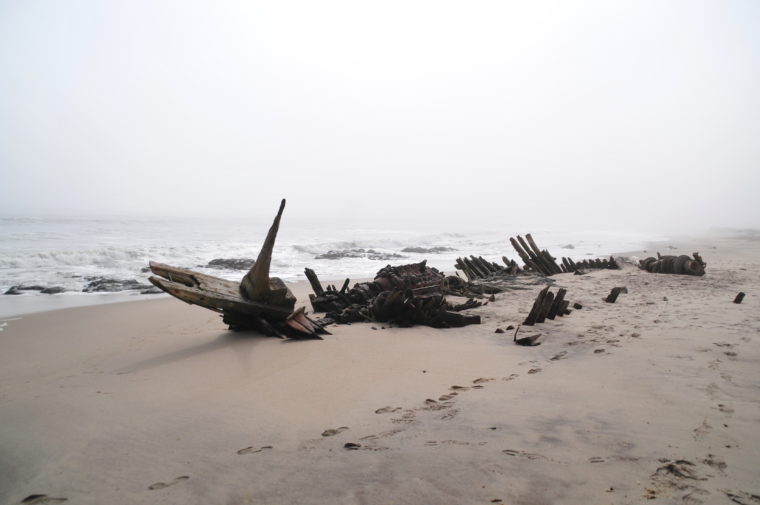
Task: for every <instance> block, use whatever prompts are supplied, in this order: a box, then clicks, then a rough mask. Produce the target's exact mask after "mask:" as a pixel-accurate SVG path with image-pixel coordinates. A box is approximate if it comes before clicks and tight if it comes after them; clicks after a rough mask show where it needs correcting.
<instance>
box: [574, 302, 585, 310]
mask: <svg viewBox="0 0 760 505" xmlns="http://www.w3.org/2000/svg"><path fill="white" fill-rule="evenodd" d="M573 308H574V309H577V310H581V309H582V308H583V305H581V304H580V303H578V302H575V303H574V304H573Z"/></svg>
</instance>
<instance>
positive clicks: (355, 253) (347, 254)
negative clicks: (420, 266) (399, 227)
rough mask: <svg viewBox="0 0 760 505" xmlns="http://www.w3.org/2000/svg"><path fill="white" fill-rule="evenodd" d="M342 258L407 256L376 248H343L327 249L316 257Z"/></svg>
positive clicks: (392, 257) (387, 258)
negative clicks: (337, 249)
mask: <svg viewBox="0 0 760 505" xmlns="http://www.w3.org/2000/svg"><path fill="white" fill-rule="evenodd" d="M342 258H367V259H370V260H379V261H390V260H396V259H400V258H406V256H402V255H401V254H396V253H385V252H381V251H375V250H374V249H341V250H339V251H327V252H326V253H324V254H320V255H318V256H315V257H314V259H318V260H339V259H342Z"/></svg>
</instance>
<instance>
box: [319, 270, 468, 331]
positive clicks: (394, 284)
mask: <svg viewBox="0 0 760 505" xmlns="http://www.w3.org/2000/svg"><path fill="white" fill-rule="evenodd" d="M305 272H306V278H307V279H308V280H309V283H310V284H311V287H312V289H313V291H314V293H313V294H311V295H309V299H310V300H311V305H312V307H313V308H314V311H315V312H326V315H325V317H324V318H323V319H322V321H323V322H325V323H332V322H335V323H352V322H358V321H377V322H391V323H394V324H397V325H399V326H411V325H414V324H424V325H427V326H433V327H436V328H445V327H459V326H466V325H468V324H480V316H477V315H465V314H460V313H459V311H460V310H465V309H470V308H475V307H477V306H479V305H480V302H476V301H474V300H468V302H466V303H464V304H460V305H451V304H449V303H448V302H447V301H446V299H445V297H444V281H445V276H444V275H443V274H442V273H441V272H439V271H438V270H437V269H435V268H431V267H429V266H427V263H426V261H422V262H420V263H412V264H409V265H402V266H395V267H394V266H390V265H388V266H386V267H385V268H382V269H381V270H379V271H378V272H377V275H376V276H375V279H374V280H373V281H370V282H361V283H357V284H355V285H354V287H353V288H351V289H348V284H349V279H346V281H345V282H344V283H343V286H342V288H341V289H340V290H338V289H337V288H335V286H328V287H327V289H324V288H323V287H322V284H321V282H320V281H319V278H318V277H317V274H316V273H315V272H314V271H313V270H311V269H309V268H307V269H306V271H305Z"/></svg>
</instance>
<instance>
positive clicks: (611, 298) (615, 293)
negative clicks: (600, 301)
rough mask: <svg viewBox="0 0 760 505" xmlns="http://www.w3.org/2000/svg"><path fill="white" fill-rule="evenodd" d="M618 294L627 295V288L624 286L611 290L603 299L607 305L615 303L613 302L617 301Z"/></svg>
mask: <svg viewBox="0 0 760 505" xmlns="http://www.w3.org/2000/svg"><path fill="white" fill-rule="evenodd" d="M620 293H628V288H626V287H625V286H623V287H620V288H612V291H610V294H609V295H607V298H605V299H604V301H605V302H607V303H615V301H616V300H617V299H618V296H620Z"/></svg>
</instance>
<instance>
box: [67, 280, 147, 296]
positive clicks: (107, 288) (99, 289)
mask: <svg viewBox="0 0 760 505" xmlns="http://www.w3.org/2000/svg"><path fill="white" fill-rule="evenodd" d="M86 279H87V280H88V281H90V282H89V283H88V284H87V285H86V286H85V287H84V289H83V290H82V291H83V292H85V293H113V292H117V291H131V290H138V289H139V290H147V289H152V288H153V286H151V285H150V284H142V283H140V282H137V281H136V280H135V279H129V280H121V279H109V278H108V277H87V278H86Z"/></svg>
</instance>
